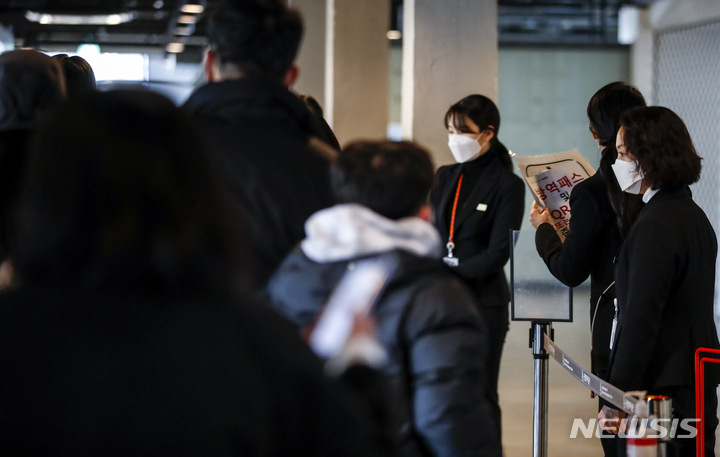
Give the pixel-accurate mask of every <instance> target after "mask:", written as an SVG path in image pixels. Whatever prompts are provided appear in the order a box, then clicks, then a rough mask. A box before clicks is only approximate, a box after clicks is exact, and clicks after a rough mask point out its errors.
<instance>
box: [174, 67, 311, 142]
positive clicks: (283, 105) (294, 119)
mask: <svg viewBox="0 0 720 457" xmlns="http://www.w3.org/2000/svg"><path fill="white" fill-rule="evenodd" d="M183 110H184V111H185V114H187V115H188V116H190V117H191V118H194V119H197V118H209V119H213V120H216V121H217V120H219V121H224V122H227V123H234V122H239V121H240V122H241V121H242V120H243V119H248V118H250V119H256V120H262V121H264V122H267V123H269V124H270V125H277V126H283V127H284V128H292V129H295V130H298V131H300V132H302V133H304V134H305V135H306V136H308V137H310V136H317V137H322V136H321V135H320V128H319V126H318V124H317V120H316V119H315V118H314V117H313V115H312V113H311V112H310V110H309V109H308V108H307V106H305V103H304V102H303V101H302V100H300V99H299V98H298V97H297V96H296V95H295V94H294V93H292V92H290V90H289V89H288V88H287V87H285V86H283V85H281V84H279V83H276V82H273V81H267V80H263V79H258V78H240V79H232V80H227V81H220V82H216V83H208V84H205V85H204V86H202V87H200V88H199V89H198V90H196V91H195V92H194V93H193V94H192V95H191V96H190V98H189V99H188V100H187V101H186V102H185V105H183Z"/></svg>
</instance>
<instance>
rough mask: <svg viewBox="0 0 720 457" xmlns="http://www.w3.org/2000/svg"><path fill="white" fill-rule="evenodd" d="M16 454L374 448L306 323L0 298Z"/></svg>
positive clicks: (4, 393)
mask: <svg viewBox="0 0 720 457" xmlns="http://www.w3.org/2000/svg"><path fill="white" fill-rule="evenodd" d="M0 366H2V367H3V368H2V369H3V373H4V374H3V376H0V449H2V450H3V455H14V456H20V455H27V456H31V455H74V456H99V455H102V456H129V455H134V456H157V455H174V456H200V455H202V456H250V455H252V456H268V457H269V456H273V457H287V456H290V455H315V456H325V455H328V456H329V455H343V456H345V455H352V456H364V455H366V454H365V452H364V450H363V446H364V443H365V438H364V437H361V436H360V430H361V429H360V428H359V425H358V423H357V422H356V420H355V419H354V416H353V415H352V414H351V413H350V410H349V407H348V406H347V405H346V404H345V398H344V394H342V393H341V392H340V391H338V390H337V389H336V387H334V386H332V385H330V383H329V381H328V380H327V379H326V378H325V376H324V374H323V371H322V367H321V365H320V362H319V361H318V360H317V359H316V358H315V356H314V355H313V354H312V353H311V352H310V351H309V349H308V348H307V346H306V345H305V343H304V342H303V341H302V340H300V338H299V337H298V336H297V332H295V330H294V328H293V327H292V326H291V325H289V324H288V323H287V322H285V320H284V319H282V318H281V317H279V316H277V315H276V314H275V313H274V312H272V311H271V310H268V309H266V308H265V307H259V306H257V307H251V306H248V305H242V304H238V303H236V302H235V301H234V300H230V299H227V298H223V297H207V296H206V297H147V296H145V297H139V296H125V297H123V296H118V295H117V294H113V295H109V294H99V293H96V294H92V293H81V292H78V291H67V290H65V291H57V290H54V291H50V290H33V291H29V290H20V291H18V292H11V293H6V294H3V295H1V296H0Z"/></svg>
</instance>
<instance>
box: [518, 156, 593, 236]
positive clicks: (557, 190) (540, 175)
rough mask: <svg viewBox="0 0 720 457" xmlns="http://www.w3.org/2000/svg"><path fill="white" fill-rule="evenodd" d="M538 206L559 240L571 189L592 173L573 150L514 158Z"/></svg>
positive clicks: (563, 233)
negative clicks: (545, 211)
mask: <svg viewBox="0 0 720 457" xmlns="http://www.w3.org/2000/svg"><path fill="white" fill-rule="evenodd" d="M515 161H516V162H517V165H518V169H519V170H520V174H521V175H522V177H523V178H524V179H525V182H526V183H527V185H528V187H530V191H531V192H532V195H533V197H534V198H535V201H536V202H537V205H538V207H540V208H547V210H548V211H550V217H551V218H552V224H553V226H554V227H555V231H556V232H557V234H558V236H559V237H560V239H561V240H562V241H565V237H566V236H567V234H568V232H569V231H570V194H571V193H572V189H573V187H575V186H576V185H577V184H579V183H580V182H582V181H584V180H586V179H587V178H589V177H590V176H592V175H594V174H595V169H594V168H593V167H592V165H590V162H588V160H587V159H586V158H585V157H583V156H582V155H580V152H579V151H578V150H577V149H573V150H572V151H566V152H560V153H557V154H548V155H543V156H529V157H518V156H516V157H515Z"/></svg>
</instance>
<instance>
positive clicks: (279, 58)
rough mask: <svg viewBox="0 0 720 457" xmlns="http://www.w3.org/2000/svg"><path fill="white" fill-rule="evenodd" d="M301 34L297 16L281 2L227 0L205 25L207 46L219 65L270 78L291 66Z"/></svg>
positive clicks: (277, 75) (281, 73)
mask: <svg viewBox="0 0 720 457" xmlns="http://www.w3.org/2000/svg"><path fill="white" fill-rule="evenodd" d="M302 33H303V25H302V19H301V18H300V14H299V13H298V12H297V11H295V10H294V9H290V8H288V7H287V6H286V5H285V3H284V2H283V1H282V0H227V1H225V2H224V3H223V4H221V5H220V6H219V7H218V8H217V10H215V12H214V13H213V14H212V16H211V17H210V24H209V26H208V40H209V42H210V47H211V48H212V49H213V51H215V53H216V55H217V56H218V59H219V61H220V62H219V64H220V65H221V66H222V65H227V64H231V65H234V66H235V67H237V68H238V69H240V70H241V71H242V72H243V73H244V74H246V75H260V76H265V77H269V78H273V79H279V78H282V77H283V76H284V75H285V73H287V71H288V70H289V69H290V67H291V66H292V64H293V62H294V61H295V57H296V55H297V52H298V49H299V47H300V41H301V39H302Z"/></svg>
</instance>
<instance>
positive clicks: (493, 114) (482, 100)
mask: <svg viewBox="0 0 720 457" xmlns="http://www.w3.org/2000/svg"><path fill="white" fill-rule="evenodd" d="M465 119H470V120H471V121H473V122H474V123H475V124H476V125H477V126H478V127H479V128H480V132H483V131H485V130H488V129H489V130H492V131H493V132H494V133H495V135H493V138H492V140H490V147H491V150H492V151H493V152H494V153H495V154H497V156H498V158H499V159H500V162H502V164H503V165H504V166H505V168H507V169H508V170H510V171H512V169H513V164H512V160H510V153H509V152H508V150H507V148H506V147H505V145H504V144H502V143H501V142H500V140H498V133H499V132H500V111H498V109H497V106H495V103H493V101H492V100H490V99H489V98H487V97H486V96H484V95H477V94H475V95H468V96H467V97H465V98H463V99H462V100H460V101H459V102H457V103H455V104H454V105H452V106H451V107H450V109H448V111H447V113H445V128H448V127H449V126H450V123H452V125H453V127H455V129H456V130H457V131H458V132H463V133H472V131H471V130H470V129H469V128H468V126H467V123H466V122H465Z"/></svg>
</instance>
